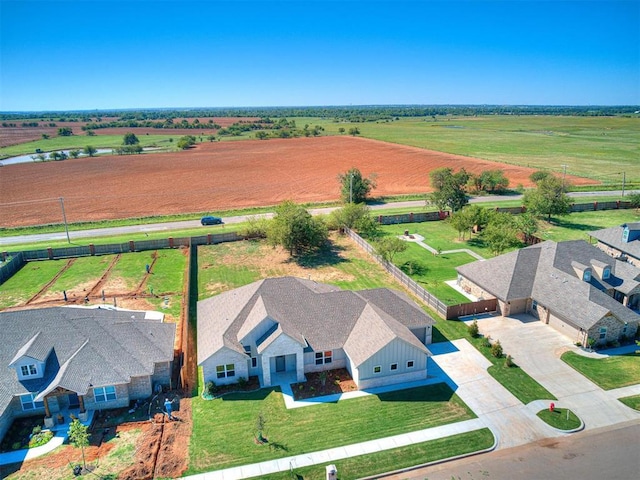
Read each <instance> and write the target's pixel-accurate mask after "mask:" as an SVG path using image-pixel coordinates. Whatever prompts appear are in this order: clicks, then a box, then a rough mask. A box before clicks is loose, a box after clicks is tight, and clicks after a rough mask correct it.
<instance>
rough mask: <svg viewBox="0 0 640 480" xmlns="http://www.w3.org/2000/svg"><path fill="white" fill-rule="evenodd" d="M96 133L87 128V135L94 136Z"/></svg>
mask: <svg viewBox="0 0 640 480" xmlns="http://www.w3.org/2000/svg"><path fill="white" fill-rule="evenodd" d="M95 135H96V132H94V131H93V130H87V137H94V136H95Z"/></svg>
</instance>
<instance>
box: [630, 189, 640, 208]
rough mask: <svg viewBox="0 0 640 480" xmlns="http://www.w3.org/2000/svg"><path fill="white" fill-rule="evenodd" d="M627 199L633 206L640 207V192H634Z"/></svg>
mask: <svg viewBox="0 0 640 480" xmlns="http://www.w3.org/2000/svg"><path fill="white" fill-rule="evenodd" d="M627 201H628V202H630V203H631V206H632V207H633V208H640V193H632V194H631V195H629V196H628V197H627Z"/></svg>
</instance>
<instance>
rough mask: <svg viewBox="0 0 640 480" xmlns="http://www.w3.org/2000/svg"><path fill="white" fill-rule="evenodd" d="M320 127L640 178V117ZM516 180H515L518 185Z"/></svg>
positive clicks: (589, 173)
mask: <svg viewBox="0 0 640 480" xmlns="http://www.w3.org/2000/svg"><path fill="white" fill-rule="evenodd" d="M296 123H297V124H298V125H304V124H305V123H309V124H310V125H315V124H318V125H321V126H323V127H324V128H325V131H326V133H327V134H338V128H344V129H345V131H346V132H348V131H349V129H350V128H351V127H357V128H358V129H359V130H360V134H361V136H364V137H367V138H373V139H376V140H383V141H385V142H391V143H399V144H402V145H411V146H414V147H420V148H425V149H429V150H436V151H439V152H446V153H452V154H457V155H464V156H468V157H473V158H480V159H484V160H491V161H494V162H500V163H505V164H511V165H520V166H525V167H532V168H536V169H549V170H553V171H556V172H558V173H561V172H563V169H564V167H563V165H567V167H566V169H567V174H569V173H570V174H573V175H577V176H584V177H589V178H593V179H595V180H598V181H601V182H604V183H621V182H622V178H621V177H622V176H621V172H626V177H627V178H626V179H627V181H632V182H636V183H637V182H640V162H638V158H640V118H638V117H633V118H632V117H581V116H552V115H548V116H545V115H531V116H527V115H490V116H478V117H462V116H447V117H436V120H434V119H433V118H431V117H426V118H425V117H420V118H411V117H409V118H400V119H399V120H395V121H390V122H382V121H381V122H366V123H345V122H340V123H336V122H333V121H331V120H328V119H314V118H296ZM516 185H517V184H513V185H512V186H513V187H515V186H516Z"/></svg>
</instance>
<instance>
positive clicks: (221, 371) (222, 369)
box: [216, 363, 236, 378]
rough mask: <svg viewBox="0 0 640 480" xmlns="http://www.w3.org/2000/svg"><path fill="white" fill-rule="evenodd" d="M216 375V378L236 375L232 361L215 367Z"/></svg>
mask: <svg viewBox="0 0 640 480" xmlns="http://www.w3.org/2000/svg"><path fill="white" fill-rule="evenodd" d="M216 375H217V376H218V378H229V377H235V376H236V366H235V365H234V364H233V363H228V364H227V365H218V366H217V367H216Z"/></svg>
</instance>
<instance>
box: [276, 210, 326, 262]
mask: <svg viewBox="0 0 640 480" xmlns="http://www.w3.org/2000/svg"><path fill="white" fill-rule="evenodd" d="M328 236H329V234H328V231H327V226H326V225H325V223H324V222H323V221H322V219H321V218H318V217H312V216H311V214H310V213H309V212H307V211H306V210H305V209H304V207H302V206H300V205H297V204H295V203H293V202H292V201H290V200H287V201H284V202H282V203H281V204H280V205H278V206H277V207H276V211H275V216H274V217H273V220H272V221H271V223H270V224H269V228H268V229H267V240H268V242H269V243H270V244H271V245H273V246H276V245H280V246H282V247H283V248H285V249H286V250H288V251H289V254H290V255H291V256H298V255H305V254H308V253H311V252H313V251H316V250H318V249H319V248H320V247H322V246H323V245H324V244H325V243H326V242H327V238H328Z"/></svg>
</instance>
